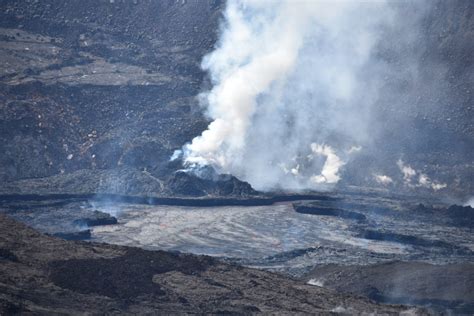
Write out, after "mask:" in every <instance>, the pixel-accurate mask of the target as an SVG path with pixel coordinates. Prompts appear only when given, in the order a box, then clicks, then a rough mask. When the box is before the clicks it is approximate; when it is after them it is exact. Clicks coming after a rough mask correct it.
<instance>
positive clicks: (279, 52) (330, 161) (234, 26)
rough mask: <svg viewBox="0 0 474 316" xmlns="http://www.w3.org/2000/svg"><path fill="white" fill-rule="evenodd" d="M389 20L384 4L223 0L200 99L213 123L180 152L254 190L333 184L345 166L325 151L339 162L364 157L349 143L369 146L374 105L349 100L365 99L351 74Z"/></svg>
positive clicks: (188, 160) (356, 71)
mask: <svg viewBox="0 0 474 316" xmlns="http://www.w3.org/2000/svg"><path fill="white" fill-rule="evenodd" d="M368 17H370V18H368ZM390 20H391V11H390V10H389V8H388V6H387V4H386V3H385V2H374V3H371V4H370V5H367V4H365V5H364V4H361V3H356V2H350V1H334V2H325V1H297V2H295V1H289V0H286V1H251V0H241V1H229V2H228V4H227V8H226V11H225V23H224V24H223V33H222V34H221V38H220V41H219V43H218V45H217V47H216V49H215V50H214V51H213V52H212V53H211V54H209V55H208V56H206V57H205V59H204V61H203V63H202V66H203V69H204V70H206V71H208V72H209V74H210V76H211V79H212V83H213V88H212V89H211V90H210V91H208V92H207V93H204V94H202V95H201V98H200V99H201V101H202V102H203V105H204V106H205V108H206V110H207V115H208V116H209V117H210V118H211V119H212V122H211V123H210V125H209V126H208V129H207V130H206V131H204V132H203V133H202V135H200V136H198V137H196V138H195V139H193V141H192V142H191V143H190V144H187V145H185V146H184V147H183V153H184V158H185V162H186V163H187V164H188V166H193V165H212V166H214V167H215V168H216V169H217V170H218V171H220V172H228V173H232V174H234V175H236V176H238V177H240V178H242V179H244V180H247V181H249V182H250V183H251V184H252V185H253V186H254V187H256V188H257V189H271V188H275V187H283V188H286V189H294V190H295V189H302V188H315V187H318V185H320V184H335V183H337V182H338V181H339V180H340V178H341V176H340V174H339V169H340V168H341V167H342V166H343V165H344V163H343V161H342V160H341V158H340V157H339V156H337V155H336V153H335V149H334V148H333V146H332V144H331V143H334V144H337V145H338V147H339V148H338V150H339V151H341V152H345V153H346V155H348V154H352V153H355V152H359V151H361V149H362V147H361V146H360V145H357V146H355V145H353V144H354V143H361V142H362V140H364V139H365V138H367V136H366V126H365V125H366V124H365V123H364V120H363V116H364V115H366V114H367V113H368V109H369V108H370V105H371V103H372V102H373V101H374V98H373V97H372V96H371V97H367V95H362V94H359V93H357V91H362V89H363V90H364V91H365V92H369V91H370V94H371V95H372V91H371V87H369V86H365V85H364V83H363V81H361V80H359V78H358V76H359V73H360V72H361V71H362V69H363V67H364V65H365V64H366V63H367V61H368V60H369V58H370V54H371V51H372V48H373V46H374V45H375V43H376V42H377V39H378V34H377V32H376V30H377V29H378V26H379V25H380V24H384V23H386V22H387V21H390ZM362 99H363V102H362ZM354 109H357V111H358V115H357V116H354V115H347V113H349V112H352V111H354ZM341 139H344V141H343V142H341V141H340V140H341ZM321 143H324V144H326V145H317V144H321ZM308 155H309V156H311V155H313V156H318V157H317V159H308V158H307V157H308ZM295 157H296V161H295V160H294V158H295Z"/></svg>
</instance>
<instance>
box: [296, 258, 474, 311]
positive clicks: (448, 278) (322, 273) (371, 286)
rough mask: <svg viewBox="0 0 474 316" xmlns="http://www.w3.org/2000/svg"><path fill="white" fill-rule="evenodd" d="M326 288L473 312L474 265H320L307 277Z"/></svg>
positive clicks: (436, 307)
mask: <svg viewBox="0 0 474 316" xmlns="http://www.w3.org/2000/svg"><path fill="white" fill-rule="evenodd" d="M305 279H306V280H307V281H310V280H312V281H310V283H317V284H319V285H320V286H324V287H326V288H330V289H335V290H338V291H343V292H350V293H353V294H359V295H364V296H367V297H370V298H372V299H374V300H377V301H380V302H387V303H399V304H416V305H424V306H427V307H428V308H431V309H432V310H433V312H440V313H441V312H442V313H446V314H450V313H454V314H456V315H457V314H462V315H471V314H472V313H473V312H474V291H473V288H474V264H472V263H462V264H446V265H432V264H428V263H421V262H389V263H384V264H376V265H367V266H336V265H327V266H318V267H316V268H315V269H314V270H313V271H311V272H310V273H308V274H307V275H306V277H305Z"/></svg>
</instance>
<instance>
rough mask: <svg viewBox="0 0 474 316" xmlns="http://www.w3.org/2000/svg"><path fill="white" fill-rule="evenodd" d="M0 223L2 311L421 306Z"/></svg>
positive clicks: (385, 310) (385, 309) (320, 310)
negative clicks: (395, 303)
mask: <svg viewBox="0 0 474 316" xmlns="http://www.w3.org/2000/svg"><path fill="white" fill-rule="evenodd" d="M0 228H1V229H0V235H1V238H0V249H1V251H0V279H1V291H0V308H1V310H0V311H1V313H2V314H18V313H23V314H24V313H34V314H51V313H67V314H71V313H118V314H134V313H135V314H136V313H138V314H144V313H156V312H160V313H192V314H196V313H197V314H208V313H233V314H235V313H237V314H248V313H258V312H263V313H312V314H331V313H349V314H354V313H355V314H360V313H375V314H386V315H399V314H400V313H401V312H404V311H406V312H411V313H414V314H423V311H421V310H419V309H413V308H411V309H410V308H408V307H403V306H392V305H378V304H375V303H373V302H372V301H369V300H367V299H363V298H361V297H354V296H351V295H340V294H337V293H335V292H333V291H331V290H326V289H323V288H320V287H315V286H311V285H305V284H303V283H300V282H298V281H295V280H291V279H288V278H285V277H282V276H279V275H276V274H272V273H269V272H264V271H259V270H253V269H248V268H242V267H237V266H232V265H228V264H223V263H220V262H219V261H217V260H215V259H212V258H209V257H199V256H193V255H183V254H176V253H169V252H164V251H146V250H141V249H136V248H128V247H119V246H112V245H106V244H95V243H82V242H72V241H64V240H60V239H57V238H53V237H49V236H45V235H42V234H40V233H37V232H36V231H34V230H32V229H31V228H28V227H26V226H25V225H23V224H20V223H18V222H16V221H14V220H12V219H10V218H9V217H7V216H4V215H1V216H0Z"/></svg>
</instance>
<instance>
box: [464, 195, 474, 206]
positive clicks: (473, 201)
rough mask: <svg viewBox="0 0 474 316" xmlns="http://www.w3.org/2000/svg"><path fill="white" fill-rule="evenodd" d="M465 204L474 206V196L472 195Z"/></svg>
mask: <svg viewBox="0 0 474 316" xmlns="http://www.w3.org/2000/svg"><path fill="white" fill-rule="evenodd" d="M463 205H464V206H470V207H474V197H471V198H470V199H469V200H467V201H466V203H464V204H463Z"/></svg>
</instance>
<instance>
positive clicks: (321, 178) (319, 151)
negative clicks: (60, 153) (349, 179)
mask: <svg viewBox="0 0 474 316" xmlns="http://www.w3.org/2000/svg"><path fill="white" fill-rule="evenodd" d="M311 150H312V151H313V153H314V154H315V155H319V156H324V157H326V161H325V162H324V165H323V168H322V170H321V173H320V174H318V175H314V176H312V177H311V178H310V181H311V182H313V183H316V184H320V183H328V184H334V183H337V182H338V181H339V179H340V178H341V177H340V176H339V169H340V168H341V167H342V166H343V165H344V162H343V161H342V160H341V159H340V158H339V157H338V156H337V155H336V153H335V152H334V149H332V148H331V147H330V146H327V145H318V144H311Z"/></svg>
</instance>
